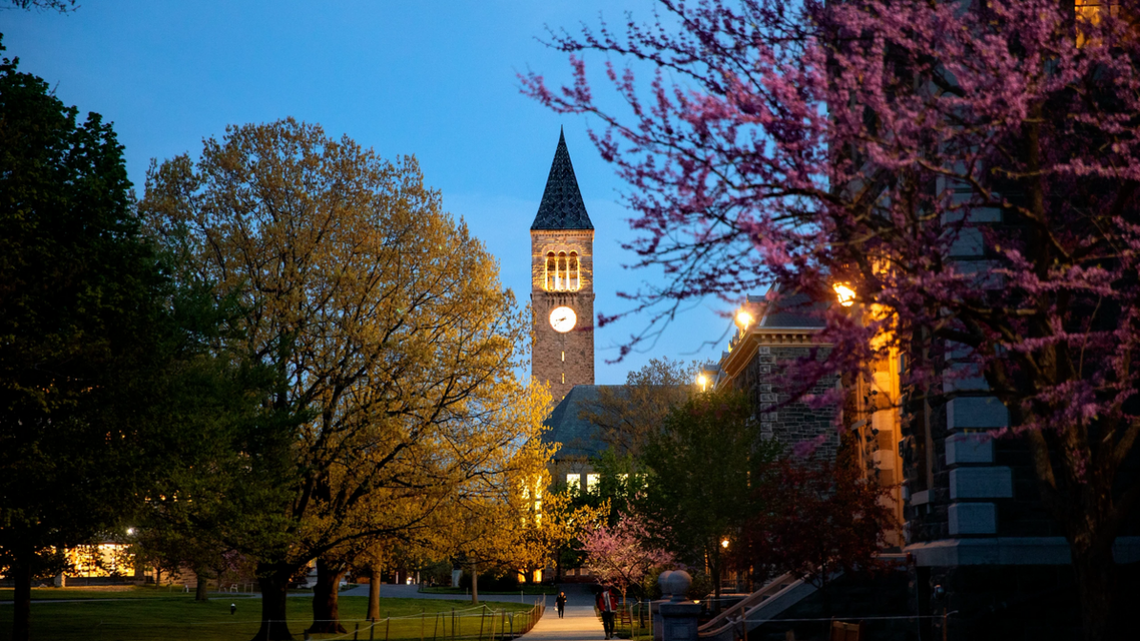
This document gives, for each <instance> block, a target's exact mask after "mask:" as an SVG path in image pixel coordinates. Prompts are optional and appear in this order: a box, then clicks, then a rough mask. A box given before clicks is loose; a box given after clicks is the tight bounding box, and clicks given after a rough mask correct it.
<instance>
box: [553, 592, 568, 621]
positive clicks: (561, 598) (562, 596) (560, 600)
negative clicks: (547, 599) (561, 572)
mask: <svg viewBox="0 0 1140 641" xmlns="http://www.w3.org/2000/svg"><path fill="white" fill-rule="evenodd" d="M554 604H555V605H557V606H558V618H559V619H561V618H562V616H563V615H564V614H565V613H566V593H565V592H563V591H561V590H559V591H558V596H556V597H554Z"/></svg>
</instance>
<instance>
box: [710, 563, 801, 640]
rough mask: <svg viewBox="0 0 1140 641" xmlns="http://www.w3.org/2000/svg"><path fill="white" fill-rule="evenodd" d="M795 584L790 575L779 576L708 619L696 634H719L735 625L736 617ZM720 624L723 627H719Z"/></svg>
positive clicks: (793, 578) (795, 580) (792, 576)
mask: <svg viewBox="0 0 1140 641" xmlns="http://www.w3.org/2000/svg"><path fill="white" fill-rule="evenodd" d="M796 582H797V579H796V578H795V576H794V575H792V574H791V573H788V574H781V575H780V576H778V577H776V578H775V579H772V580H771V581H769V582H768V583H767V584H765V585H764V587H762V588H760V589H759V590H757V591H755V592H753V593H752V594H750V595H748V596H747V597H745V598H744V599H742V600H741V601H740V602H739V603H737V604H735V605H733V606H732V607H729V608H726V609H725V610H724V611H722V612H721V613H720V614H718V615H716V616H715V617H713V618H712V619H709V621H708V623H705V624H704V625H702V626H701V627H699V628H697V633H698V634H699V635H700V636H709V635H713V634H719V633H721V632H723V631H724V630H727V629H728V628H729V627H730V626H732V625H735V624H736V623H738V622H739V618H736V617H737V615H742V614H743V613H744V612H745V611H746V610H748V609H750V608H751V607H752V606H753V605H757V604H759V603H762V602H764V601H767V600H768V598H769V597H772V596H775V595H776V594H779V593H780V592H781V591H783V590H784V588H787V587H789V586H791V585H793V584H795V583H796ZM725 622H727V623H725ZM722 623H723V624H724V625H721V624H722ZM717 626H720V627H717Z"/></svg>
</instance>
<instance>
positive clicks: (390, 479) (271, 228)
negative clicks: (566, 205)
mask: <svg viewBox="0 0 1140 641" xmlns="http://www.w3.org/2000/svg"><path fill="white" fill-rule="evenodd" d="M140 207H141V209H142V211H143V212H144V214H145V216H146V218H147V221H148V224H149V227H150V229H151V231H152V233H154V234H156V235H158V236H160V237H163V238H167V239H174V240H179V241H180V242H182V243H183V245H184V248H185V252H186V255H187V260H188V261H189V263H190V264H191V265H192V266H193V269H194V272H195V273H196V274H197V275H198V276H199V277H200V278H201V279H203V280H205V281H208V282H211V283H214V284H215V285H214V292H215V296H216V297H218V298H219V299H222V298H225V297H233V298H235V299H236V300H238V301H239V303H240V304H241V306H242V308H243V309H244V310H245V313H244V316H243V318H242V319H241V323H240V326H241V328H242V330H243V338H242V339H241V340H242V346H241V347H242V351H243V353H245V354H248V356H249V358H251V359H252V360H253V361H254V362H257V363H262V364H264V365H266V366H268V367H270V368H272V369H273V370H274V371H275V372H277V374H278V376H279V378H280V385H279V387H278V388H277V390H276V391H275V393H274V395H273V399H272V404H273V406H274V407H276V408H279V409H280V410H282V411H285V412H286V413H287V414H289V415H293V416H296V417H298V418H299V419H300V421H301V422H300V427H299V429H297V430H296V433H295V435H294V439H293V442H292V445H291V446H290V452H289V457H290V459H291V466H292V477H291V481H290V483H289V484H288V486H287V488H288V491H287V496H286V497H285V498H284V499H283V500H282V501H281V502H280V503H276V504H269V505H265V506H264V508H263V510H264V511H265V512H266V513H269V514H276V515H277V520H276V521H272V520H268V521H266V523H267V524H270V523H276V526H275V527H267V528H266V529H264V530H260V531H254V532H247V533H245V534H244V535H239V536H235V538H234V540H232V541H230V542H229V543H230V544H231V546H232V547H233V548H235V549H237V550H239V551H242V552H245V553H248V554H250V555H252V556H254V557H256V558H258V559H259V561H260V565H259V580H260V581H261V582H262V588H263V592H264V593H265V594H266V598H264V599H263V619H264V621H265V622H267V621H269V620H282V619H284V618H285V617H284V605H285V601H284V599H285V586H286V584H287V582H288V580H289V578H290V577H291V576H292V574H293V573H295V572H296V571H297V570H298V569H299V568H300V567H301V566H303V565H304V564H305V563H307V562H308V561H309V560H310V559H312V558H314V557H318V556H321V555H323V554H325V553H329V552H332V551H334V550H335V549H337V548H343V547H344V546H345V545H346V544H348V543H350V542H352V541H354V540H357V539H363V538H367V537H370V536H377V537H382V536H390V535H393V534H401V533H403V534H408V533H410V532H413V531H415V530H416V529H417V528H423V527H426V526H427V524H428V523H430V519H429V517H430V516H431V515H432V514H433V513H434V512H435V511H436V510H437V509H438V508H439V507H440V506H442V505H444V504H446V502H447V501H448V500H450V499H451V498H452V497H453V496H454V493H455V492H457V491H458V488H460V487H461V486H463V484H465V483H468V482H471V481H472V480H473V479H492V478H500V477H503V476H504V475H510V474H512V473H513V472H514V471H515V466H516V465H517V464H518V462H519V459H518V458H517V457H516V456H515V454H516V453H517V452H518V451H519V450H520V448H522V446H523V445H524V444H526V443H527V442H531V441H535V442H537V439H536V438H535V437H536V436H537V433H538V431H539V430H540V429H541V422H540V417H537V416H536V415H535V414H534V413H533V412H530V411H529V408H531V407H533V406H534V405H535V401H533V400H532V399H533V398H537V397H538V396H537V395H540V394H542V393H543V392H541V390H537V389H530V388H526V387H524V386H523V385H522V384H521V383H520V382H519V381H517V380H516V379H515V377H514V369H513V368H514V367H515V365H516V364H517V363H516V361H517V359H518V357H519V352H518V346H520V345H523V344H524V340H523V339H524V337H525V333H526V331H527V324H526V323H525V321H524V319H523V316H522V314H521V312H520V310H518V309H517V307H516V305H515V301H514V296H513V294H512V293H511V292H510V291H509V290H504V289H503V288H502V287H501V285H500V284H499V279H498V266H497V262H496V261H495V259H494V258H493V257H492V256H490V255H489V254H488V253H487V251H486V249H485V248H484V247H483V245H482V244H481V243H480V242H479V241H478V240H476V239H475V238H473V237H471V235H470V233H469V232H468V230H467V227H466V225H464V224H463V223H462V222H461V221H455V220H454V219H453V218H452V217H451V216H450V215H448V214H447V213H445V212H443V211H442V210H441V209H440V197H439V194H438V193H437V192H434V191H432V190H431V189H429V188H427V187H426V186H424V184H423V177H422V176H421V174H420V171H419V166H418V164H417V163H416V160H415V159H414V158H412V157H402V158H398V159H396V160H395V161H387V160H384V159H382V158H380V157H379V156H377V155H376V154H375V153H374V152H372V151H371V150H368V149H364V148H362V147H360V146H359V145H358V144H356V143H355V142H353V141H352V140H350V139H349V138H347V137H342V138H340V139H332V138H329V137H328V136H326V135H325V134H324V132H323V131H322V130H321V128H320V127H318V126H316V125H308V124H304V123H299V122H296V121H294V120H291V119H289V120H283V121H278V122H275V123H269V124H264V125H246V126H234V127H230V128H228V129H227V134H226V136H225V137H224V138H223V139H222V140H220V141H219V140H216V139H213V138H210V139H207V140H206V141H205V144H204V148H203V150H202V152H201V155H200V158H199V160H198V161H197V162H195V161H193V160H191V158H190V157H189V156H187V155H183V156H179V157H176V158H173V159H171V160H167V161H165V162H163V163H162V164H160V165H159V164H156V165H154V166H153V167H152V169H151V171H150V173H149V175H148V180H147V190H146V198H145V199H144V201H143V202H142V203H141V205H140ZM268 632H269V626H268V625H266V624H265V623H263V628H262V632H261V633H260V634H259V636H260V637H264V636H265V635H266V634H267V633H268ZM272 634H273V635H274V638H290V635H289V633H288V631H287V630H285V629H284V626H281V625H277V626H274V627H273V628H272Z"/></svg>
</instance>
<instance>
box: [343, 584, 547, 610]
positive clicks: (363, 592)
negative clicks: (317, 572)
mask: <svg viewBox="0 0 1140 641" xmlns="http://www.w3.org/2000/svg"><path fill="white" fill-rule="evenodd" d="M340 595H341V596H368V584H367V583H365V584H363V585H358V586H356V587H355V588H352V589H351V590H341V591H340ZM380 598H382V599H445V600H447V601H468V602H470V601H471V595H470V594H467V595H463V594H432V593H430V592H420V591H419V587H418V586H416V585H404V584H402V583H401V584H392V583H382V584H380ZM541 598H542V595H540V594H527V595H518V594H483V593H480V594H479V602H480V603H482V602H483V601H507V602H509V603H534V600H535V599H541ZM553 603H554V597H553V596H551V595H547V596H546V604H547V605H551V604H553Z"/></svg>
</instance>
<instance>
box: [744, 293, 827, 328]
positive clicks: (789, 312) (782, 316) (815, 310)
mask: <svg viewBox="0 0 1140 641" xmlns="http://www.w3.org/2000/svg"><path fill="white" fill-rule="evenodd" d="M756 300H758V301H765V303H764V305H765V306H764V314H763V315H762V316H761V317H760V327H764V328H773V329H823V328H824V327H825V326H826V325H827V323H826V322H824V320H823V311H824V305H823V304H822V303H819V302H813V301H812V300H811V298H809V297H808V295H807V294H803V293H795V294H790V295H785V296H782V297H781V298H779V299H778V300H777V301H776V302H774V303H768V302H767V298H766V297H758V298H757V299H756ZM748 301H749V302H752V301H753V297H751V296H749V297H748Z"/></svg>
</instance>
